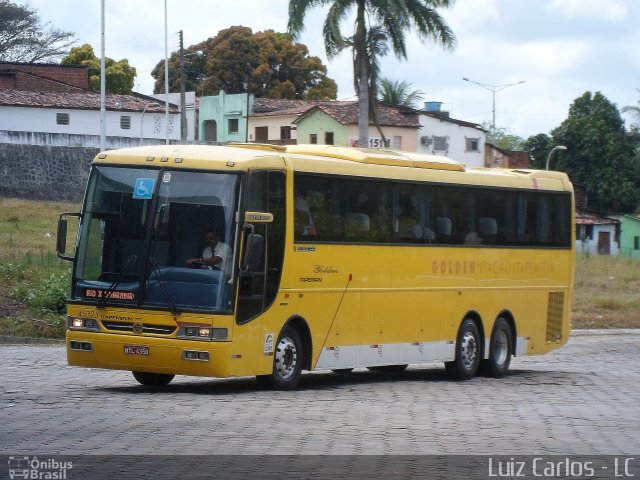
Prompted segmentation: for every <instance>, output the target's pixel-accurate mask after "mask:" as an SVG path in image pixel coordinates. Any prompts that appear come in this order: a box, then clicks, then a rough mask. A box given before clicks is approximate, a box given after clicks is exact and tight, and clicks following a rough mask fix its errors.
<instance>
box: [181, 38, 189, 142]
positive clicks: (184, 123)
mask: <svg viewBox="0 0 640 480" xmlns="http://www.w3.org/2000/svg"><path fill="white" fill-rule="evenodd" d="M184 96H185V93H184V35H183V32H182V30H180V140H181V142H182V143H186V142H187V112H186V105H185V103H186V102H185V98H184Z"/></svg>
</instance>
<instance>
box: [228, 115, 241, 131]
mask: <svg viewBox="0 0 640 480" xmlns="http://www.w3.org/2000/svg"><path fill="white" fill-rule="evenodd" d="M238 125H239V122H238V119H237V118H230V119H229V133H238Z"/></svg>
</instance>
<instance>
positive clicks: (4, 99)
mask: <svg viewBox="0 0 640 480" xmlns="http://www.w3.org/2000/svg"><path fill="white" fill-rule="evenodd" d="M0 105H3V106H11V107H38V108H64V109H78V110H100V94H99V93H97V92H92V91H82V92H43V91H34V90H14V89H0ZM105 107H106V109H107V110H115V111H119V112H142V111H146V112H154V113H159V112H164V111H165V107H164V102H160V101H158V100H156V99H154V98H151V97H145V96H143V95H120V94H107V95H106V97H105ZM169 111H170V112H171V113H178V107H177V106H175V105H173V104H169Z"/></svg>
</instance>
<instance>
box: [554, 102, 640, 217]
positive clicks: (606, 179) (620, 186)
mask: <svg viewBox="0 0 640 480" xmlns="http://www.w3.org/2000/svg"><path fill="white" fill-rule="evenodd" d="M551 136H552V138H553V144H554V145H565V146H566V147H567V151H565V152H563V153H562V155H559V156H558V157H554V164H555V165H554V169H556V170H562V171H565V172H567V173H568V174H569V176H570V177H571V180H572V181H574V182H576V183H579V184H581V185H583V186H584V187H586V189H587V191H588V192H589V206H590V207H592V208H595V209H599V210H603V211H613V212H622V213H624V212H632V211H635V210H636V208H637V207H638V205H639V204H640V176H639V175H638V168H637V162H636V161H635V159H634V156H635V154H636V143H635V141H634V139H633V138H632V136H631V135H630V134H629V133H628V132H627V131H626V130H625V128H624V122H623V120H622V117H621V116H620V112H619V111H618V109H617V108H616V106H615V105H614V104H613V103H611V102H610V101H609V100H608V99H607V98H606V97H605V96H604V95H602V93H600V92H596V93H595V94H592V93H591V92H586V93H584V94H583V95H582V96H581V97H578V98H577V99H576V100H574V102H573V103H572V104H571V107H570V108H569V115H568V117H567V119H566V120H565V121H564V122H562V124H561V125H560V126H559V127H558V128H556V129H555V130H553V131H552V132H551Z"/></svg>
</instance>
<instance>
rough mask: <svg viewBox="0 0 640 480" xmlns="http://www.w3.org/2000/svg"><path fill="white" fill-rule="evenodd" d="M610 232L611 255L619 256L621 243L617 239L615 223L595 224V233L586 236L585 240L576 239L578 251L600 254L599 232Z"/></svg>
mask: <svg viewBox="0 0 640 480" xmlns="http://www.w3.org/2000/svg"><path fill="white" fill-rule="evenodd" d="M599 232H609V239H610V240H609V250H610V252H609V255H611V256H617V255H618V254H619V245H618V242H616V241H614V240H615V235H616V228H615V225H610V224H607V225H594V226H593V234H592V237H591V238H585V239H584V240H580V239H576V251H577V252H581V253H589V254H591V255H597V254H598V233H599Z"/></svg>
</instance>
